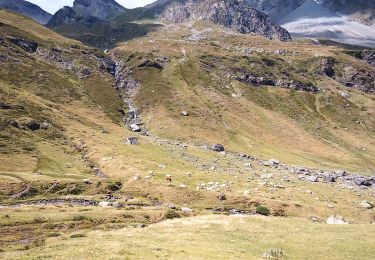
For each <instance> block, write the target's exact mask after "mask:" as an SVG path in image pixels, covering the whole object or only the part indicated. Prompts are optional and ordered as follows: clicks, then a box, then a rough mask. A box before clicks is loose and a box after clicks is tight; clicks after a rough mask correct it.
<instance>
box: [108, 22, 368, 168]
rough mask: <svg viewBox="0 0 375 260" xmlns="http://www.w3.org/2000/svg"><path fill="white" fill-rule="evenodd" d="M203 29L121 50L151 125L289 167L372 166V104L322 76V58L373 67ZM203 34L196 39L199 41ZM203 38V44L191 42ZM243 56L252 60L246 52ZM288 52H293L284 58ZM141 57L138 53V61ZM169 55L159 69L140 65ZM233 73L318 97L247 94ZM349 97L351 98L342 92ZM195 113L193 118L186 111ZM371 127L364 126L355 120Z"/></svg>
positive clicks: (171, 30)
mask: <svg viewBox="0 0 375 260" xmlns="http://www.w3.org/2000/svg"><path fill="white" fill-rule="evenodd" d="M204 28H205V27H204V25H202V24H199V23H198V24H195V25H193V26H192V25H189V26H185V27H184V26H177V27H174V26H173V25H169V26H167V27H166V28H165V29H163V30H159V31H157V32H154V33H151V34H150V35H149V36H148V37H145V38H143V39H139V40H133V41H130V42H128V43H126V44H124V45H123V46H121V47H119V48H117V49H115V50H114V53H115V55H117V56H118V57H120V58H121V57H123V59H127V58H128V57H130V58H128V59H127V60H128V65H129V66H132V65H133V66H134V71H135V72H134V77H135V78H136V79H137V80H139V81H140V82H141V83H142V87H141V88H140V90H139V93H138V95H137V96H136V100H137V102H138V106H139V107H140V108H141V109H142V113H143V114H144V118H151V120H149V124H148V127H149V128H150V129H151V131H152V132H154V133H156V134H157V135H159V136H163V137H167V138H173V139H182V140H191V139H193V140H204V141H206V142H208V143H216V142H221V143H223V144H224V145H225V146H226V147H227V148H228V149H231V150H236V151H243V152H248V153H250V154H253V155H256V156H259V157H262V158H273V157H276V158H279V159H281V160H282V161H285V162H288V163H291V164H305V165H314V166H323V167H333V168H337V167H345V168H348V169H360V170H365V169H369V168H374V163H375V161H374V158H375V157H374V153H375V150H374V129H375V128H374V127H375V121H374V104H375V103H374V100H375V99H374V96H373V95H371V94H365V93H362V92H359V91H356V90H354V89H348V88H345V87H343V86H342V85H341V84H339V83H338V82H336V81H334V80H333V79H330V78H328V77H326V76H320V75H319V74H318V73H317V72H318V71H319V65H320V60H321V59H322V58H323V57H333V58H334V59H335V60H336V63H337V65H336V69H337V72H338V73H339V71H340V70H341V69H342V67H344V66H346V65H348V64H350V65H351V66H354V67H357V68H361V69H366V70H369V71H370V72H371V73H374V69H373V68H371V67H369V66H368V65H366V64H365V63H362V62H359V61H356V60H355V59H354V58H352V57H350V56H347V55H344V54H342V52H341V51H340V50H339V49H336V48H333V47H323V46H315V45H311V44H309V43H302V42H301V43H280V42H271V41H267V40H265V39H263V38H261V37H255V36H251V37H250V36H244V35H241V34H233V33H229V32H226V31H225V30H223V29H222V28H215V29H213V30H209V31H207V30H205V29H204ZM197 35H198V36H197ZM192 37H198V38H199V37H200V39H199V40H198V41H197V40H189V39H191V38H192ZM244 49H248V50H250V52H251V54H244V51H243V50H244ZM279 50H282V51H285V52H286V53H287V54H285V55H280V54H277V51H279ZM135 52H136V54H134V53H135ZM160 57H167V58H169V59H170V60H171V61H170V62H168V63H167V64H166V65H165V68H164V69H163V70H162V71H160V70H157V69H144V68H137V65H134V64H136V63H137V61H139V60H141V61H142V62H143V60H145V59H152V58H154V59H160ZM233 71H247V73H249V72H250V73H251V74H252V75H254V76H263V77H267V76H268V77H276V78H282V77H283V75H285V74H286V73H287V74H289V77H290V78H292V79H293V80H295V81H301V82H306V83H312V84H314V85H316V86H318V87H319V88H320V89H321V92H320V93H318V94H314V93H307V92H303V91H291V90H286V89H281V88H275V87H265V86H263V87H255V86H248V85H245V84H243V83H240V82H239V81H236V80H233V79H232V78H231V77H230V76H231V75H232V74H231V73H232V72H233ZM341 92H350V94H351V98H349V99H348V100H346V99H345V98H343V97H342V96H341V95H340V94H339V93H341ZM183 110H188V111H189V112H190V114H191V116H189V117H181V116H180V112H181V111H183ZM358 120H359V121H361V122H363V123H361V124H358V123H357V121H358Z"/></svg>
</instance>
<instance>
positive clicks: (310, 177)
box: [306, 176, 318, 182]
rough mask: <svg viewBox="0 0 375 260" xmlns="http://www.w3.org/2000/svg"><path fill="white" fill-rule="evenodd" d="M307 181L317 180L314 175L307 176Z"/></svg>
mask: <svg viewBox="0 0 375 260" xmlns="http://www.w3.org/2000/svg"><path fill="white" fill-rule="evenodd" d="M306 180H307V181H310V182H317V181H318V177H316V176H309V177H307V178H306Z"/></svg>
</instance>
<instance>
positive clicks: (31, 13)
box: [0, 0, 52, 24]
mask: <svg viewBox="0 0 375 260" xmlns="http://www.w3.org/2000/svg"><path fill="white" fill-rule="evenodd" d="M0 8H4V9H8V10H11V11H13V12H16V13H20V14H23V15H26V16H28V17H30V18H32V19H33V20H35V21H37V22H39V23H41V24H47V23H48V21H49V20H50V19H51V17H52V15H51V14H50V13H48V12H46V11H44V10H43V9H41V8H40V7H39V6H37V5H35V4H32V3H29V2H27V1H24V0H0Z"/></svg>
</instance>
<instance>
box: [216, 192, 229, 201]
mask: <svg viewBox="0 0 375 260" xmlns="http://www.w3.org/2000/svg"><path fill="white" fill-rule="evenodd" d="M217 198H218V199H219V200H226V199H227V197H226V196H225V194H224V193H220V194H219V196H217Z"/></svg>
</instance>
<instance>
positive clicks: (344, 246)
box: [2, 216, 375, 260]
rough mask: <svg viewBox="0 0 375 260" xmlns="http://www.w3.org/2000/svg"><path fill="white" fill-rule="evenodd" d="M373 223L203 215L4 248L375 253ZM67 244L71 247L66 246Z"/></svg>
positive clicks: (259, 254) (119, 255)
mask: <svg viewBox="0 0 375 260" xmlns="http://www.w3.org/2000/svg"><path fill="white" fill-rule="evenodd" d="M374 231H375V230H374V225H346V226H329V225H325V224H316V223H312V222H310V221H308V220H304V219H295V218H291V219H282V218H263V217H245V216H231V217H227V216H201V217H193V218H186V219H181V220H172V221H166V222H162V223H159V224H155V225H152V226H150V227H147V228H145V229H134V228H126V229H121V230H116V231H94V232H89V233H87V234H86V237H84V238H69V237H67V236H63V237H60V238H50V239H47V241H46V244H45V245H44V246H41V247H37V248H32V249H30V250H28V251H17V252H6V253H2V257H5V258H7V259H33V258H36V257H37V258H41V259H44V258H54V259H76V258H84V259H98V258H100V259H160V258H162V259H238V258H240V259H262V258H264V256H265V253H267V252H270V251H271V250H274V251H278V252H280V251H282V254H280V255H279V257H280V258H278V259H330V260H331V259H332V260H333V259H337V260H341V259H373V254H374V253H375V251H374V248H373V244H374V243H375V236H374ZM67 249H69V250H67Z"/></svg>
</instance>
